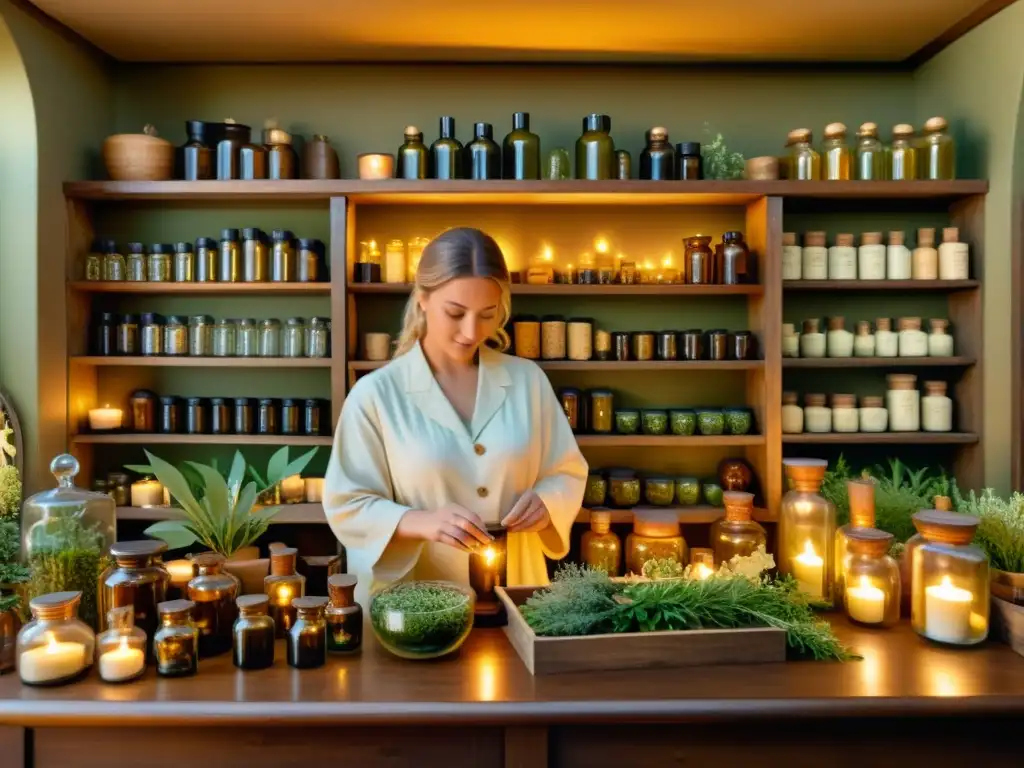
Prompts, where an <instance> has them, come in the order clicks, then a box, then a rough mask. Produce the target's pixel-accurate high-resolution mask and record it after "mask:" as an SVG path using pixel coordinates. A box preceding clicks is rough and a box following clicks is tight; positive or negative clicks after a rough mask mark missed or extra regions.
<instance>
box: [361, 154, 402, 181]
mask: <svg viewBox="0 0 1024 768" xmlns="http://www.w3.org/2000/svg"><path fill="white" fill-rule="evenodd" d="M394 175H395V158H394V156H393V155H389V154H385V153H381V152H367V153H366V154H363V155H359V178H360V179H390V178H391V177H392V176H394Z"/></svg>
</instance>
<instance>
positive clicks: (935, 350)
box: [782, 317, 953, 358]
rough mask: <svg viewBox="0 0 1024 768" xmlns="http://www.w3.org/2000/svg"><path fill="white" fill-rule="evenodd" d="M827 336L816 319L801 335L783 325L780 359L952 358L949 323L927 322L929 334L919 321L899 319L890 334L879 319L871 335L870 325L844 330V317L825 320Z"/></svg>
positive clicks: (863, 322)
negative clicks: (922, 328) (923, 329)
mask: <svg viewBox="0 0 1024 768" xmlns="http://www.w3.org/2000/svg"><path fill="white" fill-rule="evenodd" d="M827 325H828V332H827V333H823V332H822V330H821V321H820V320H819V319H818V318H812V319H810V320H804V322H803V328H802V330H803V333H797V331H796V326H795V325H794V324H793V323H783V324H782V356H783V357H806V358H819V357H953V337H952V336H951V335H950V334H949V321H948V320H942V319H940V318H933V319H931V320H929V321H928V325H929V327H930V329H931V332H930V333H925V332H924V331H922V330H921V318H920V317H901V318H898V319H897V321H896V327H897V329H898V330H897V331H893V330H892V319H891V318H888V317H879V318H877V319H876V320H875V327H874V331H872V328H871V322H870V321H868V320H860V321H858V322H857V324H856V333H852V332H850V331H848V330H847V329H846V319H845V318H843V317H830V318H828V322H827Z"/></svg>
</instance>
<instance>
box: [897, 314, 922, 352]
mask: <svg viewBox="0 0 1024 768" xmlns="http://www.w3.org/2000/svg"><path fill="white" fill-rule="evenodd" d="M896 322H897V327H898V328H899V329H900V334H899V347H900V353H899V356H900V357H927V356H928V334H927V333H925V332H924V331H922V330H921V318H920V317H901V318H899V320H897V321H896Z"/></svg>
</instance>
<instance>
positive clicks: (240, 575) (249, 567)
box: [224, 547, 270, 595]
mask: <svg viewBox="0 0 1024 768" xmlns="http://www.w3.org/2000/svg"><path fill="white" fill-rule="evenodd" d="M253 549H255V547H253ZM224 570H225V571H226V572H227V573H230V574H231V575H232V576H234V577H235V578H237V579H238V580H239V581H240V582H241V583H242V592H241V594H243V595H261V594H263V580H264V579H265V578H266V577H267V575H268V574H269V573H270V559H269V558H266V557H261V558H253V559H251V560H235V559H231V560H227V561H225V563H224Z"/></svg>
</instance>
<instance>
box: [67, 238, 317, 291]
mask: <svg viewBox="0 0 1024 768" xmlns="http://www.w3.org/2000/svg"><path fill="white" fill-rule="evenodd" d="M127 248H128V255H127V257H126V256H125V255H124V254H122V253H120V252H119V251H118V247H117V243H116V242H115V241H114V240H103V239H98V240H96V241H94V242H93V245H92V249H91V250H90V251H89V253H88V254H86V257H85V279H86V280H90V281H92V280H107V281H113V282H120V281H124V280H127V281H130V282H154V283H169V282H175V283H191V282H198V283H208V282H219V283H266V282H272V283H295V282H298V283H316V282H320V281H326V280H327V270H326V267H325V252H324V244H323V241H321V240H317V239H315V238H298V239H296V238H295V235H294V234H293V233H292V232H290V231H289V230H287V229H275V230H274V231H273V232H272V233H271V236H270V237H269V238H268V237H267V234H266V233H265V232H264V231H263V230H261V229H257V228H255V227H247V228H245V229H242V230H237V229H225V230H223V231H222V232H221V237H220V242H218V241H216V240H215V239H213V238H212V237H200V238H199V239H198V240H196V241H195V245H193V244H192V243H187V242H180V243H174V244H173V245H172V244H170V243H155V244H153V245H149V246H146V245H145V244H143V243H128V245H127Z"/></svg>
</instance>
